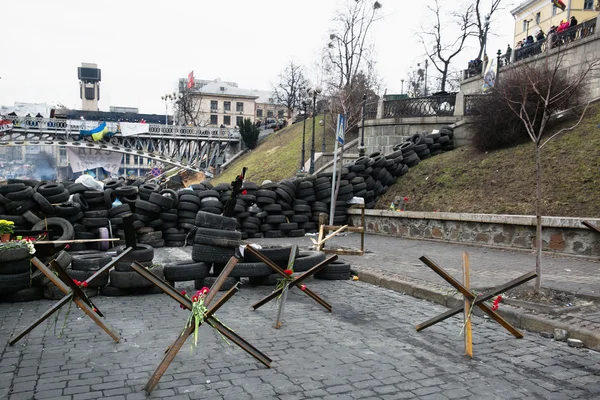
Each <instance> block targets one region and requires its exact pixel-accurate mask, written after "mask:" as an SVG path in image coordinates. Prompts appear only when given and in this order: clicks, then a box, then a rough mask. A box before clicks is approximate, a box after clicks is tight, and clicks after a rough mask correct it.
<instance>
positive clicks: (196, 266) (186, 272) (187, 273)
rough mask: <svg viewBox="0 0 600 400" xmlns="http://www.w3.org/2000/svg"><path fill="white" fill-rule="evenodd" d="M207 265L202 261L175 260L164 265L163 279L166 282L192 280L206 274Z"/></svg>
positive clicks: (203, 276) (201, 277)
mask: <svg viewBox="0 0 600 400" xmlns="http://www.w3.org/2000/svg"><path fill="white" fill-rule="evenodd" d="M209 269H210V268H209V266H207V265H206V264H204V263H203V262H194V261H176V262H173V263H169V264H165V265H164V274H165V280H167V281H168V282H184V281H193V280H195V279H204V278H205V277H206V276H208V271H209Z"/></svg>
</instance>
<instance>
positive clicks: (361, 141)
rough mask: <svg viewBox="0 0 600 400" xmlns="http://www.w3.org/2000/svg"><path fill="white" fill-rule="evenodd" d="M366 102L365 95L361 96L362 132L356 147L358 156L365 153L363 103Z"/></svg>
mask: <svg viewBox="0 0 600 400" xmlns="http://www.w3.org/2000/svg"><path fill="white" fill-rule="evenodd" d="M366 103H367V95H366V94H365V95H364V96H363V103H362V132H361V135H360V147H359V148H358V155H359V156H360V157H362V156H364V155H365V104H366Z"/></svg>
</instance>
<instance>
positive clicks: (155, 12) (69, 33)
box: [0, 0, 518, 114]
mask: <svg viewBox="0 0 600 400" xmlns="http://www.w3.org/2000/svg"><path fill="white" fill-rule="evenodd" d="M342 1H344V0H302V1H292V0H252V1H249V0H214V1H206V0H201V1H198V0H195V1H192V0H171V1H160V2H159V1H155V0H146V1H140V0H119V1H115V0H103V1H101V2H91V1H81V0H55V1H48V0H3V1H2V5H3V7H2V8H3V9H2V37H1V39H0V40H1V42H2V44H3V46H2V48H3V49H4V51H3V56H2V59H3V60H2V62H1V63H0V77H1V79H0V105H12V104H13V103H14V102H15V101H18V102H31V103H36V102H37V103H43V102H48V103H61V104H63V105H65V106H66V107H69V108H75V109H79V108H81V101H80V99H79V87H78V86H79V84H78V80H77V67H78V66H80V65H81V62H90V63H96V64H98V67H99V68H101V69H102V82H101V99H100V104H99V105H100V109H101V110H108V108H109V106H111V105H112V106H126V107H137V108H139V110H140V112H143V113H159V114H161V113H164V110H165V104H164V102H163V101H162V100H161V99H160V97H161V96H162V95H163V94H165V93H169V92H172V91H173V90H175V89H176V82H177V79H178V78H179V77H185V76H187V74H188V72H189V71H191V70H193V71H194V74H195V76H196V79H215V78H221V79H222V80H227V81H234V82H238V84H239V86H240V87H243V88H248V89H264V90H270V88H271V85H272V83H274V82H276V81H277V75H278V74H279V73H280V72H281V71H282V69H283V68H284V67H285V65H286V64H287V63H288V62H289V61H290V60H294V61H295V62H297V63H299V64H302V65H304V66H306V68H307V70H308V72H309V74H312V75H316V74H318V72H317V71H316V70H317V69H318V68H317V67H316V65H317V63H318V61H319V60H320V59H321V56H322V49H323V47H324V45H325V44H326V43H327V38H328V31H329V29H330V27H331V19H332V17H333V15H334V12H335V10H336V8H337V7H338V6H339V4H340V2H342ZM484 1H485V0H484ZM380 2H381V3H382V4H383V8H382V9H381V11H382V14H383V16H384V18H383V19H382V20H381V21H379V22H378V23H377V25H376V26H375V29H373V31H372V38H373V40H374V42H375V58H376V60H377V71H378V74H379V76H380V78H381V79H382V81H383V83H384V84H383V88H387V92H388V93H400V90H401V85H402V84H401V79H406V77H407V73H408V71H409V70H410V69H411V68H412V67H415V66H416V63H417V62H419V61H423V60H424V57H423V56H422V55H423V46H422V45H421V44H420V43H419V40H418V37H417V35H416V33H417V32H419V31H420V30H421V26H427V25H428V23H427V21H428V17H429V18H430V14H428V12H427V10H426V8H425V4H426V3H424V2H421V1H418V0H417V1H412V2H409V1H406V0H380ZM459 4H460V2H454V3H452V2H443V3H442V5H443V7H446V10H448V11H450V10H451V8H450V7H457V6H458V5H459ZM515 4H518V3H514V2H513V3H509V2H506V6H505V10H502V11H499V12H498V15H497V16H496V17H495V18H494V20H493V22H492V27H491V29H492V30H493V31H494V32H496V33H497V36H495V37H491V38H490V39H489V42H490V44H489V48H490V49H491V50H490V51H488V54H495V53H496V51H497V49H499V48H500V49H502V51H504V50H505V49H506V45H507V44H508V43H512V31H513V28H514V22H513V18H512V16H511V14H510V12H509V10H510V9H511V8H512V7H513V6H514V5H515ZM477 50H478V47H477V44H476V39H475V38H473V40H472V41H471V47H470V49H467V50H465V51H464V53H463V54H462V57H461V61H462V62H461V63H460V65H458V66H459V67H460V68H461V69H462V68H464V65H465V64H466V62H467V61H468V60H469V59H471V58H474V57H475V56H476V54H477ZM432 72H433V71H432V70H431V68H430V73H432Z"/></svg>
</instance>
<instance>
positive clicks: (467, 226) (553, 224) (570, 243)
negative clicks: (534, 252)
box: [349, 209, 600, 257]
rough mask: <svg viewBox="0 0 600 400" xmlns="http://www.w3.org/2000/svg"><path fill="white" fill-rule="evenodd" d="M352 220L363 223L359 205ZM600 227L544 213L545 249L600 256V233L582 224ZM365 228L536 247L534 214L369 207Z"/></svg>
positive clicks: (407, 235) (599, 221)
mask: <svg viewBox="0 0 600 400" xmlns="http://www.w3.org/2000/svg"><path fill="white" fill-rule="evenodd" d="M349 214H351V215H350V221H351V223H352V225H354V226H358V225H360V210H352V209H350V210H349ZM583 220H586V221H589V222H591V223H593V224H595V225H597V226H600V218H589V219H580V218H566V217H544V218H543V219H542V223H543V229H542V236H543V242H544V246H543V250H545V251H550V252H555V253H561V254H568V255H579V256H592V257H599V256H600V234H598V233H595V232H592V231H590V230H589V229H587V228H585V227H584V226H583V225H581V221H583ZM365 225H366V232H368V233H375V234H382V235H390V236H398V237H404V238H412V239H428V240H436V241H443V242H453V243H464V244H468V245H480V246H490V247H497V248H512V249H534V248H535V217H534V216H527V215H493V214H461V213H434V212H415V211H404V212H398V211H387V210H365Z"/></svg>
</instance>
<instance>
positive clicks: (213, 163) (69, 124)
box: [0, 117, 241, 172]
mask: <svg viewBox="0 0 600 400" xmlns="http://www.w3.org/2000/svg"><path fill="white" fill-rule="evenodd" d="M8 119H9V120H11V121H12V124H13V128H12V129H11V130H9V131H7V132H4V133H3V134H2V136H0V146H61V147H71V148H82V147H85V148H91V149H97V150H102V151H111V152H117V153H123V154H131V155H136V156H140V157H145V158H148V159H151V160H155V161H157V162H161V163H166V164H171V165H173V166H176V167H179V168H184V169H187V170H190V171H195V172H201V171H202V170H205V169H206V168H208V167H218V166H219V165H220V164H222V163H223V160H224V157H225V152H226V151H227V150H231V148H232V147H233V146H236V145H238V144H239V142H240V140H241V136H240V134H239V132H238V131H237V130H234V129H226V128H209V127H190V126H176V125H159V124H144V128H145V129H144V131H145V132H144V133H136V134H123V132H122V130H121V127H120V125H119V123H118V122H107V123H106V126H107V128H108V131H109V132H112V133H113V134H112V135H106V137H105V138H103V139H102V140H99V141H94V140H93V139H92V137H91V136H89V135H84V134H82V133H81V130H89V129H93V128H95V127H97V126H98V125H99V122H98V121H83V120H65V119H56V118H32V117H9V118H8Z"/></svg>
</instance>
